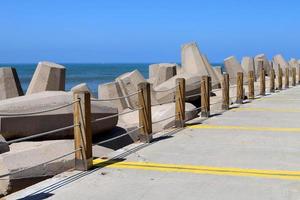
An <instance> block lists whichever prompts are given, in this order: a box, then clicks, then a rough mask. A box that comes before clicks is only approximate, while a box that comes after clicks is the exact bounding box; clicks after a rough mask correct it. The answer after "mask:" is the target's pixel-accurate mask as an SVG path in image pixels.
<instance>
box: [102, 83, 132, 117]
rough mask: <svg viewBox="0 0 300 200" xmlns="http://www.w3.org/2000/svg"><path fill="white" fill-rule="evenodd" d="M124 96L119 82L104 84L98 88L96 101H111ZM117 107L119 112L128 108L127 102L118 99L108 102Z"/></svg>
mask: <svg viewBox="0 0 300 200" xmlns="http://www.w3.org/2000/svg"><path fill="white" fill-rule="evenodd" d="M122 96H124V95H123V93H122V90H121V86H120V83H119V82H116V81H115V82H110V83H104V84H101V85H99V86H98V99H112V98H118V97H122ZM110 102H111V103H113V104H114V105H115V106H117V107H118V110H119V112H121V111H123V110H124V109H126V108H128V107H129V106H130V105H129V104H128V100H127V99H125V98H120V99H116V100H112V101H110Z"/></svg>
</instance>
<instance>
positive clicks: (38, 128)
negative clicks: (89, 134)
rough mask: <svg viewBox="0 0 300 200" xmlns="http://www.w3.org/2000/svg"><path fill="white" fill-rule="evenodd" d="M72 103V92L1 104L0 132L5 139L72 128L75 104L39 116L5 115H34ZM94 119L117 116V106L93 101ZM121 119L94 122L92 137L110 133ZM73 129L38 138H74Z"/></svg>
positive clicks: (52, 93) (50, 93) (44, 94)
mask: <svg viewBox="0 0 300 200" xmlns="http://www.w3.org/2000/svg"><path fill="white" fill-rule="evenodd" d="M72 102H73V92H63V91H46V92H40V93H36V94H32V95H26V96H22V97H16V98H11V99H7V100H3V101H1V102H0V115H2V116H0V131H1V133H2V135H3V137H4V138H5V139H6V140H11V139H16V138H21V137H25V136H30V135H34V134H38V133H42V132H46V131H51V130H54V129H58V128H63V127H66V126H70V125H73V107H72V105H70V106H67V107H64V108H61V109H59V110H54V111H50V112H45V113H39V114H29V115H26V116H22V115H20V116H4V115H3V114H6V113H11V114H14V113H32V112H38V111H43V110H49V109H52V108H56V107H60V106H62V105H66V104H70V103H72ZM91 111H92V119H96V118H97V119H98V118H102V117H106V116H111V115H115V114H117V113H118V110H117V107H115V106H114V105H113V104H112V103H110V102H96V101H92V102H91ZM117 121H118V117H113V118H111V119H106V120H103V121H100V122H95V123H92V130H93V134H94V135H96V134H101V133H103V132H105V131H107V130H111V129H112V128H114V127H115V126H116V124H117ZM72 137H73V129H72V128H71V129H68V130H64V131H60V132H57V133H53V134H50V135H47V136H43V138H38V139H59V138H60V139H62V138H72Z"/></svg>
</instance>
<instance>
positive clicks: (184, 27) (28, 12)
mask: <svg viewBox="0 0 300 200" xmlns="http://www.w3.org/2000/svg"><path fill="white" fill-rule="evenodd" d="M190 41H196V42H197V43H198V44H199V47H200V49H201V51H202V53H204V54H206V55H207V56H208V58H209V59H210V61H211V62H222V61H223V59H224V58H226V57H228V56H231V55H235V56H237V57H238V58H239V59H240V58H241V57H242V56H245V55H249V56H254V55H256V54H259V53H266V54H267V55H268V56H269V57H271V56H273V55H274V54H277V53H282V54H283V55H284V56H285V57H286V58H287V59H288V58H290V57H296V58H297V57H299V58H300V50H299V49H300V2H299V1H296V0H290V1H288V0H286V1H275V0H274V1H267V0H265V1H262V0H252V1H249V0H248V1H237V0H226V1H225V0H224V1H215V0H210V1H207V0H206V1H203V0H197V1H196V0H185V1H182V0H181V1H176V0H173V1H169V0H166V1H163V0H152V1H142V0H139V1H138V0H120V1H119V0H110V1H108V0H99V1H91V0H90V1H88V0H86V1H83V0H81V1H74V0H72V1H71V0H23V1H21V0H6V1H5V0H3V1H1V2H0V63H5V62H7V63H10V62H32V63H35V62H38V61H40V60H50V61H54V62H179V61H180V48H181V45H182V44H183V43H186V42H190Z"/></svg>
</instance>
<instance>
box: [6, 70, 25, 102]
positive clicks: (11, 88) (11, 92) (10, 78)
mask: <svg viewBox="0 0 300 200" xmlns="http://www.w3.org/2000/svg"><path fill="white" fill-rule="evenodd" d="M22 95H23V90H22V87H21V84H20V80H19V77H18V74H17V71H16V69H15V68H12V67H1V68H0V100H2V99H8V98H12V97H18V96H22Z"/></svg>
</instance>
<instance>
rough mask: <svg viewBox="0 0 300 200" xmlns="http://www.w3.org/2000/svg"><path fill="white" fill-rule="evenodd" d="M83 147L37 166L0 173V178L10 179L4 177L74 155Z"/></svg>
mask: <svg viewBox="0 0 300 200" xmlns="http://www.w3.org/2000/svg"><path fill="white" fill-rule="evenodd" d="M81 149H82V148H81V147H80V148H78V149H75V150H74V151H71V152H69V153H66V154H64V155H62V156H59V157H56V158H54V159H51V160H49V161H46V162H43V163H40V164H38V165H35V166H32V167H28V168H24V169H21V170H18V171H15V172H12V173H7V174H3V175H0V180H8V179H3V177H6V176H11V175H14V174H18V173H20V172H23V171H27V170H29V169H33V168H35V167H38V166H42V165H45V164H48V163H51V162H53V161H56V160H59V159H61V158H64V157H67V156H69V155H72V154H74V153H75V152H77V151H80V150H81ZM22 178H23V177H22ZM22 178H17V179H22ZM17 179H10V180H17Z"/></svg>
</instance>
